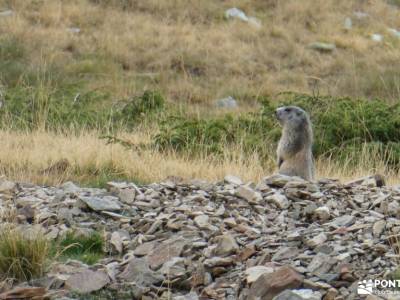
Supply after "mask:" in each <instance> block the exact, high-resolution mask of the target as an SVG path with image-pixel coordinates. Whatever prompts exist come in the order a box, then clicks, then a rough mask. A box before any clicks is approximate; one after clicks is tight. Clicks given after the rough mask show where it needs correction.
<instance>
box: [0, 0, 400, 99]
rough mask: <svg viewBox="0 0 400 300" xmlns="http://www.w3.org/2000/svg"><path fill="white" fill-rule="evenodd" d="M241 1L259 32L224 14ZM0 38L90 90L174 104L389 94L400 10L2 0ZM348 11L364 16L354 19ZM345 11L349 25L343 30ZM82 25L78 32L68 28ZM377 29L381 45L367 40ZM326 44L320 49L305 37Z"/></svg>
mask: <svg viewBox="0 0 400 300" xmlns="http://www.w3.org/2000/svg"><path fill="white" fill-rule="evenodd" d="M235 6H236V7H239V8H241V9H243V10H244V11H245V12H246V13H247V14H248V15H250V16H256V17H258V18H259V19H260V20H261V21H262V28H261V29H256V28H254V27H253V26H251V25H249V24H245V23H243V22H241V21H227V20H224V18H223V16H224V11H225V10H226V9H227V8H230V7H235ZM8 8H11V9H13V10H14V11H15V12H16V14H15V15H14V16H13V17H3V18H0V38H5V37H13V38H15V39H17V40H19V41H22V42H23V45H24V47H25V48H26V50H27V53H28V55H27V60H28V61H29V62H31V67H35V66H43V64H44V62H47V64H48V65H56V66H59V67H62V68H64V69H65V72H66V75H67V76H77V75H78V76H80V77H81V78H84V79H85V81H86V82H87V83H88V84H89V86H90V87H91V88H93V89H103V90H106V91H108V92H111V93H112V94H113V95H114V96H115V97H117V98H118V97H124V96H129V95H132V94H134V93H136V92H140V91H142V90H143V89H144V88H156V89H160V90H161V91H162V92H163V93H165V95H167V97H168V99H169V100H171V101H175V102H176V101H179V102H183V103H186V102H191V103H209V102H210V100H213V99H217V98H219V97H224V96H227V95H234V96H235V97H237V98H238V99H240V100H242V101H243V102H247V101H249V100H251V99H253V98H254V97H256V96H258V95H274V94H276V93H278V92H281V91H287V90H293V91H298V92H310V90H312V89H314V88H315V79H316V82H317V83H318V84H317V86H318V89H319V90H320V92H321V93H330V94H333V95H350V96H367V97H381V98H388V99H396V98H398V96H399V95H400V84H399V80H398V76H397V71H396V70H398V69H399V67H400V60H399V58H400V48H399V47H398V46H399V44H400V41H398V40H397V39H396V38H394V37H391V35H390V33H389V32H388V31H387V28H399V27H400V10H399V9H398V8H397V7H395V6H393V5H390V4H389V3H388V1H384V0H375V1H368V2H367V1H356V0H351V1H335V0H327V1H320V0H309V1H298V0H287V1H277V0H269V1H257V0H228V1H214V0H202V1H196V0H165V1H155V0H148V1H139V0H132V1H114V0H79V1H78V0H71V1H60V0H52V1H45V0H42V1H33V0H24V1H19V0H0V10H1V9H8ZM355 11H362V12H365V13H368V14H369V16H368V17H366V18H364V19H362V20H357V18H356V17H355V16H354V12H355ZM346 17H351V18H352V19H353V24H354V26H353V29H352V30H350V31H346V30H344V28H343V27H344V25H343V24H344V20H345V18H346ZM70 27H79V28H80V29H81V32H80V33H77V34H74V33H71V32H69V31H68V28H70ZM372 33H380V34H383V35H384V37H385V39H384V42H383V43H376V42H374V41H372V40H371V38H370V35H371V34H372ZM315 41H323V42H333V43H336V45H337V47H338V48H337V50H336V51H334V53H331V54H323V53H318V52H316V51H313V50H311V49H308V48H307V45H308V44H309V43H310V42H315Z"/></svg>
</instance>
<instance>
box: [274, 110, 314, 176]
mask: <svg viewBox="0 0 400 300" xmlns="http://www.w3.org/2000/svg"><path fill="white" fill-rule="evenodd" d="M275 115H276V118H277V119H278V121H279V123H280V124H281V125H282V127H283V130H282V137H281V139H280V141H279V144H278V150H277V154H278V167H279V173H280V174H284V175H289V176H299V177H302V178H304V179H306V180H313V179H314V163H313V156H312V149H311V148H312V143H313V132H312V127H311V121H310V118H309V117H308V114H307V113H306V112H305V111H304V110H302V109H301V108H299V107H297V106H284V107H280V108H278V109H277V110H276V111H275Z"/></svg>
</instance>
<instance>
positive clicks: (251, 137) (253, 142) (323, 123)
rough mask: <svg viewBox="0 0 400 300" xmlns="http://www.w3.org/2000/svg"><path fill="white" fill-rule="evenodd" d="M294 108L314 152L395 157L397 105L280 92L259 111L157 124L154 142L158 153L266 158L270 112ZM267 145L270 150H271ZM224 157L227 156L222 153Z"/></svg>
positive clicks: (272, 133)
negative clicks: (307, 127)
mask: <svg viewBox="0 0 400 300" xmlns="http://www.w3.org/2000/svg"><path fill="white" fill-rule="evenodd" d="M281 105H297V106H300V107H302V108H303V109H305V110H306V111H307V112H309V113H310V115H311V119H312V122H313V125H314V134H315V144H314V153H315V155H316V156H317V157H318V156H321V155H323V156H333V157H335V158H339V159H346V160H348V159H351V160H352V161H353V162H354V163H356V161H355V160H357V154H359V153H360V152H361V151H369V152H370V153H371V152H372V153H376V154H377V155H379V156H380V158H382V159H384V161H385V162H387V163H388V164H389V165H392V166H395V165H397V164H398V163H399V158H400V105H399V104H396V105H390V104H388V103H386V102H384V101H381V100H356V99H351V98H333V97H328V96H326V97H313V96H309V95H302V94H295V93H284V94H281V95H279V96H278V97H277V99H274V100H273V101H271V100H268V99H264V100H263V101H261V107H262V108H261V110H260V112H259V113H248V114H247V115H241V116H239V117H235V116H233V115H226V116H224V117H220V118H217V119H203V120H201V119H200V120H189V119H187V118H185V117H183V116H180V117H172V118H169V119H167V120H166V121H164V122H163V123H161V126H160V132H159V133H158V134H157V135H156V136H155V137H154V144H155V146H156V147H158V149H160V150H168V149H174V150H177V151H184V152H190V153H193V154H196V153H198V154H200V153H201V154H203V155H204V154H207V153H217V154H223V153H224V150H228V149H229V147H232V146H233V147H234V146H239V147H240V148H241V149H242V150H243V151H244V153H247V154H252V153H254V152H256V153H258V154H259V156H260V157H267V156H268V155H271V153H272V152H273V151H274V149H275V146H276V143H277V141H278V140H279V137H280V128H279V126H278V125H277V123H276V122H275V120H274V116H273V114H274V110H275V109H276V108H277V107H279V106H281ZM271 146H272V147H271ZM225 153H226V152H225Z"/></svg>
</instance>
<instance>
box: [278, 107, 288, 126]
mask: <svg viewBox="0 0 400 300" xmlns="http://www.w3.org/2000/svg"><path fill="white" fill-rule="evenodd" d="M288 112H290V108H289V107H286V106H283V107H278V108H277V109H276V110H275V117H276V119H277V120H278V121H279V123H282V121H283V120H284V115H285V113H288Z"/></svg>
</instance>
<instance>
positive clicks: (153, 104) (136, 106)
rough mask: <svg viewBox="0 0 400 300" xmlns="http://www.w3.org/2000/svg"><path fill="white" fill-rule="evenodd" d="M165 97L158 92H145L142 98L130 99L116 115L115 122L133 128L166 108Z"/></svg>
mask: <svg viewBox="0 0 400 300" xmlns="http://www.w3.org/2000/svg"><path fill="white" fill-rule="evenodd" d="M164 103H165V101H164V98H163V96H162V95H161V94H160V93H159V92H156V91H145V92H144V93H143V94H142V95H140V96H135V97H133V98H132V99H130V100H129V101H128V102H127V103H126V104H125V105H124V106H123V108H122V109H121V110H120V111H119V112H117V113H116V115H115V120H116V121H120V122H122V123H123V124H124V125H125V126H129V127H132V126H134V125H137V124H138V123H139V122H140V121H143V120H144V119H146V118H149V117H150V116H151V115H152V114H153V113H155V112H158V111H160V110H161V109H162V108H163V107H164Z"/></svg>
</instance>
